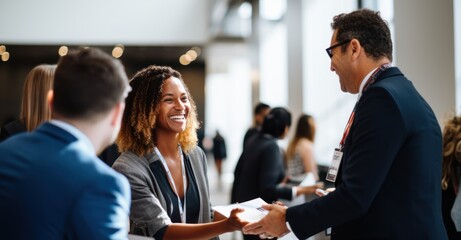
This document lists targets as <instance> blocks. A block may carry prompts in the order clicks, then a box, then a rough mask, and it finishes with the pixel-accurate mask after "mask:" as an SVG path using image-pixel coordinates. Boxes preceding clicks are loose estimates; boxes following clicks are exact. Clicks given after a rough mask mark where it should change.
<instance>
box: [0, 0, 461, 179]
mask: <svg viewBox="0 0 461 240" xmlns="http://www.w3.org/2000/svg"><path fill="white" fill-rule="evenodd" d="M460 5H461V3H460V1H456V0H439V1H432V0H406V1H392V0H381V1H380V0H341V1H338V0H246V1H245V0H112V1H105V0H80V1H71V0H38V1H31V0H0V10H1V11H0V54H1V61H0V121H1V122H0V123H1V124H2V125H3V124H4V123H5V122H8V121H10V120H12V119H16V118H18V117H19V111H20V99H21V93H22V86H23V82H24V80H25V77H26V74H27V73H28V71H30V70H31V69H32V67H33V66H35V65H38V64H41V63H50V64H51V63H56V62H57V61H58V59H59V56H60V55H64V54H66V52H67V51H68V50H69V49H73V48H77V47H82V46H83V47H100V48H102V49H103V50H104V51H106V52H108V53H112V54H113V56H114V57H116V58H119V59H120V60H121V61H122V62H123V64H124V65H125V67H126V70H127V73H128V76H129V77H131V76H132V75H133V74H134V73H135V72H136V71H138V70H140V69H141V68H144V67H146V66H148V65H151V64H156V65H169V66H172V67H173V68H175V69H177V70H178V71H180V72H181V73H182V74H183V77H184V80H185V82H186V84H187V85H188V87H189V89H190V90H191V93H192V95H193V97H194V99H195V101H196V103H197V107H198V113H199V118H200V121H201V123H202V130H203V131H204V135H205V141H204V145H205V148H208V147H210V146H209V143H210V139H211V138H212V136H213V135H214V133H215V132H216V130H219V131H220V133H221V135H222V136H223V137H224V138H225V139H226V144H227V151H228V156H227V160H226V161H225V162H224V163H223V164H224V165H223V172H224V178H225V179H227V180H226V181H227V182H231V181H232V176H233V175H232V174H233V171H234V167H235V164H236V162H237V160H238V157H239V155H240V153H241V150H242V141H243V135H244V133H245V131H246V130H247V128H248V127H250V126H251V124H252V111H253V107H254V105H255V104H256V103H258V102H260V101H261V102H264V103H267V104H269V105H270V106H271V107H276V106H283V107H287V108H288V109H290V110H291V112H292V114H293V119H297V118H298V116H299V115H300V114H301V113H302V112H305V113H309V114H311V115H313V116H314V117H315V119H316V122H317V135H316V142H315V155H316V159H317V162H318V164H319V165H320V166H328V165H329V162H330V159H331V157H332V154H333V149H334V148H335V147H337V145H338V143H339V140H340V138H341V134H342V132H343V129H344V126H345V124H346V122H347V118H348V116H349V114H350V112H351V111H352V108H353V105H354V103H355V101H356V97H357V96H354V95H351V94H347V93H343V92H341V91H340V87H339V83H338V78H337V76H336V74H334V73H333V72H331V71H330V70H329V67H330V59H329V58H328V56H327V55H326V53H325V48H327V47H328V46H329V45H330V40H331V35H332V31H331V27H330V23H331V21H332V18H333V16H335V15H337V14H339V13H342V12H350V11H352V10H355V9H358V8H362V7H366V8H371V9H374V10H379V11H381V14H382V16H383V17H384V18H385V19H386V20H387V21H388V23H389V25H390V27H391V30H392V34H393V38H394V43H395V46H394V47H395V49H394V58H395V61H394V64H395V65H397V66H399V67H400V68H401V69H402V70H403V72H404V73H405V74H406V75H407V77H408V78H409V79H410V80H412V81H413V83H414V84H415V85H416V87H417V88H418V89H419V90H420V92H421V94H422V95H423V96H424V97H425V98H426V100H427V101H428V102H429V104H430V105H431V106H432V107H433V109H434V111H435V113H436V115H437V117H438V119H439V122H440V124H441V126H442V125H443V121H444V119H445V118H446V117H447V115H450V114H453V113H455V112H459V106H460V100H459V96H461V95H460V94H457V93H458V92H460V90H459V86H460V85H459V84H458V82H459V81H460V69H461V66H460V61H459V59H460V58H459V56H460V55H461V54H460V42H461V40H460V32H461V31H460V29H461V26H460V25H461V20H460V16H461V9H460V8H461V7H460ZM292 131H293V129H292ZM281 144H282V145H283V144H284V142H281Z"/></svg>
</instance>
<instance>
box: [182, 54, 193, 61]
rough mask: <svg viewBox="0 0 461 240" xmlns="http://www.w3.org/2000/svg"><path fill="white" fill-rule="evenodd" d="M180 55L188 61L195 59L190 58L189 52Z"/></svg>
mask: <svg viewBox="0 0 461 240" xmlns="http://www.w3.org/2000/svg"><path fill="white" fill-rule="evenodd" d="M181 57H184V59H186V61H188V62H192V61H194V60H195V59H193V58H192V57H191V56H190V55H189V54H187V53H186V54H184V55H182V56H181Z"/></svg>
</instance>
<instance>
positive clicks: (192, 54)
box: [186, 49, 198, 61]
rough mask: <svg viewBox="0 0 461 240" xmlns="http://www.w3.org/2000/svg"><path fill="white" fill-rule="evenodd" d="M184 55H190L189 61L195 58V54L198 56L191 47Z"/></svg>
mask: <svg viewBox="0 0 461 240" xmlns="http://www.w3.org/2000/svg"><path fill="white" fill-rule="evenodd" d="M186 55H187V56H190V57H191V59H192V60H191V61H194V60H195V59H197V56H198V55H197V52H195V51H194V50H192V49H191V50H189V51H187V53H186Z"/></svg>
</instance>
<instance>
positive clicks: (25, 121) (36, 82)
mask: <svg viewBox="0 0 461 240" xmlns="http://www.w3.org/2000/svg"><path fill="white" fill-rule="evenodd" d="M55 70H56V65H49V64H41V65H38V66H36V67H34V68H33V69H32V70H31V71H30V72H29V73H28V74H27V77H26V80H25V82H24V88H23V91H22V103H21V114H20V117H19V119H17V120H14V121H12V122H10V123H7V124H6V125H5V126H3V127H2V128H1V129H0V141H3V140H5V139H7V138H8V137H10V136H12V135H14V134H17V133H21V132H26V131H27V132H31V131H32V130H34V129H35V128H36V127H38V125H40V124H42V123H43V122H46V121H48V120H50V119H51V109H50V106H49V104H48V103H47V95H48V92H49V91H50V90H52V89H53V81H54V72H55Z"/></svg>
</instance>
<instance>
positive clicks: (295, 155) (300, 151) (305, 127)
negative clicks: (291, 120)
mask: <svg viewBox="0 0 461 240" xmlns="http://www.w3.org/2000/svg"><path fill="white" fill-rule="evenodd" d="M314 139H315V121H314V118H313V117H312V116H311V115H308V114H302V115H301V116H300V117H299V118H298V122H297V124H296V131H295V135H294V137H293V139H291V141H290V142H289V144H288V147H287V154H286V167H287V175H288V177H289V178H290V179H291V180H294V181H299V182H300V181H302V180H303V179H304V177H306V174H308V173H312V174H313V175H314V177H315V180H319V176H318V169H317V162H316V161H315V158H314Z"/></svg>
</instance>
